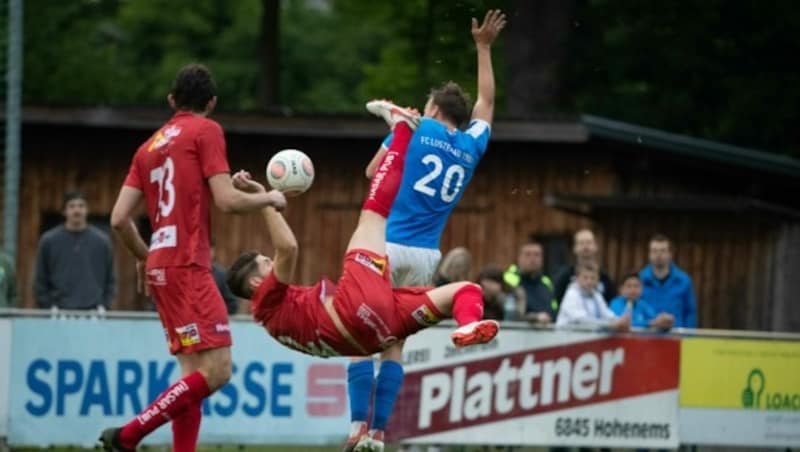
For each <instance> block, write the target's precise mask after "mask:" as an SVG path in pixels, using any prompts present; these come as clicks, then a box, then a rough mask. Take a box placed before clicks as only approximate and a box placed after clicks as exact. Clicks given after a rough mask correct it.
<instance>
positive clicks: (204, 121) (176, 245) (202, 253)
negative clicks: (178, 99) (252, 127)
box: [125, 111, 230, 269]
mask: <svg viewBox="0 0 800 452" xmlns="http://www.w3.org/2000/svg"><path fill="white" fill-rule="evenodd" d="M228 172H230V168H229V167H228V160H227V157H226V151H225V137H224V135H223V133H222V127H220V125H219V124H218V123H217V122H216V121H213V120H211V119H208V118H205V117H201V116H196V115H194V114H192V113H191V112H185V111H181V112H178V113H176V114H175V116H173V117H172V119H170V120H169V121H168V122H167V123H166V124H164V126H162V127H161V129H159V130H158V131H157V132H156V133H155V134H154V135H153V136H152V137H150V139H149V140H147V141H146V142H145V143H144V144H143V145H142V146H140V147H139V149H138V150H137V151H136V154H135V155H134V156H133V162H132V163H131V167H130V170H129V171H128V176H127V177H126V178H125V185H128V186H130V187H133V188H136V189H139V190H141V191H142V192H144V197H145V200H146V201H147V216H148V217H149V218H150V225H151V226H152V229H153V235H152V237H151V239H150V254H149V255H148V257H147V268H148V269H152V268H162V267H179V266H188V265H200V266H203V267H210V265H211V253H210V243H209V242H210V234H211V212H210V205H211V189H210V188H209V186H208V178H209V177H211V176H214V175H215V174H220V173H228Z"/></svg>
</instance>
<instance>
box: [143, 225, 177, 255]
mask: <svg viewBox="0 0 800 452" xmlns="http://www.w3.org/2000/svg"><path fill="white" fill-rule="evenodd" d="M177 245H178V229H177V228H176V227H175V225H174V224H171V225H169V226H164V227H161V228H158V229H157V230H156V231H155V232H154V233H153V235H152V236H150V251H154V250H157V249H159V248H172V247H174V246H177Z"/></svg>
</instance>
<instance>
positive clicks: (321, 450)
mask: <svg viewBox="0 0 800 452" xmlns="http://www.w3.org/2000/svg"><path fill="white" fill-rule="evenodd" d="M0 450H2V449H1V448H0ZM9 450H11V451H14V452H41V451H43V450H47V451H53V452H68V451H69V452H79V451H90V450H95V451H96V450H98V449H86V448H81V447H51V448H46V449H38V448H11V449H9ZM138 450H140V451H143V452H167V451H169V450H170V448H169V447H166V446H162V447H159V446H143V447H140V448H139V449H138ZM197 450H198V452H234V451H235V452H338V451H340V450H341V449H340V447H339V446H318V447H310V446H199V447H198V448H197ZM397 450H398V449H397V448H396V447H392V446H387V447H386V452H396V451H397ZM422 450H423V451H424V450H425V449H422ZM445 450H446V451H447V452H479V451H481V452H482V451H492V452H494V451H495V450H497V451H500V450H503V449H483V448H480V447H450V448H448V449H445ZM547 450H549V449H547V448H541V447H525V448H515V449H514V452H544V451H547Z"/></svg>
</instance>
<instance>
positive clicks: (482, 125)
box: [467, 119, 491, 138]
mask: <svg viewBox="0 0 800 452" xmlns="http://www.w3.org/2000/svg"><path fill="white" fill-rule="evenodd" d="M489 128H491V126H490V125H489V123H488V122H486V121H484V120H483V119H474V120H473V121H472V125H471V126H469V129H467V134H468V135H470V136H471V137H472V138H478V137H479V136H481V135H483V134H484V132H486V129H489Z"/></svg>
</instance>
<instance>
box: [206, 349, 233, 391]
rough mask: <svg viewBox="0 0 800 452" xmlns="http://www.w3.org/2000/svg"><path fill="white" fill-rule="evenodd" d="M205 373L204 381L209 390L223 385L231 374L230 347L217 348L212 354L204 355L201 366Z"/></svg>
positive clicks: (214, 389)
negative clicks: (203, 362) (203, 363)
mask: <svg viewBox="0 0 800 452" xmlns="http://www.w3.org/2000/svg"><path fill="white" fill-rule="evenodd" d="M203 367H204V370H205V372H204V373H205V375H206V382H207V383H208V387H209V389H211V391H216V390H217V389H219V388H221V387H222V386H225V384H226V383H227V382H228V381H229V380H230V379H231V376H232V374H233V362H232V361H231V353H230V349H227V348H226V349H218V350H215V351H214V353H213V354H211V355H209V356H206V359H205V365H204V366H203Z"/></svg>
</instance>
